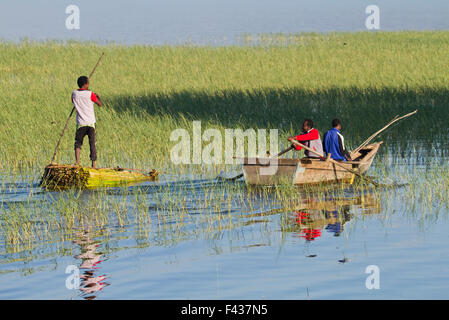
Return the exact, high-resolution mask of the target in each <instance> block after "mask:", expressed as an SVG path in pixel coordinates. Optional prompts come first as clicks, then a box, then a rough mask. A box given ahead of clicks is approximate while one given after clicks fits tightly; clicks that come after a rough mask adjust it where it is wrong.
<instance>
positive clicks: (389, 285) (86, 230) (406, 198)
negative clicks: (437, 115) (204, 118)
mask: <svg viewBox="0 0 449 320" xmlns="http://www.w3.org/2000/svg"><path fill="white" fill-rule="evenodd" d="M379 160H380V159H379ZM373 169H374V171H376V170H379V169H380V168H379V167H378V168H373ZM391 170H392V171H396V172H402V173H406V172H412V171H413V172H417V173H419V174H421V173H423V172H425V171H426V167H425V166H417V167H414V169H413V170H412V169H411V168H410V167H407V166H405V167H404V166H402V167H392V168H391ZM401 177H405V175H401ZM394 179H397V180H396V181H399V179H403V180H404V178H400V176H399V175H398V176H397V177H396V178H394ZM167 180H170V178H167V177H162V181H159V182H155V183H153V182H151V183H146V184H142V185H138V186H132V187H128V191H130V192H131V191H136V190H140V191H142V194H143V195H144V200H143V202H142V203H143V204H144V210H145V211H146V212H148V214H149V218H150V220H151V223H149V224H142V223H140V224H139V223H138V222H137V221H136V220H135V219H133V218H132V217H133V215H134V214H133V210H134V209H135V203H136V201H135V197H134V196H132V195H125V196H124V195H123V194H124V190H126V189H120V188H116V189H110V190H109V191H108V193H107V194H106V197H108V198H109V199H110V200H111V202H112V201H114V200H117V199H119V200H125V201H126V202H127V206H128V208H129V212H128V215H129V216H130V217H131V218H130V220H129V221H130V222H129V223H127V224H125V225H124V226H120V225H119V224H118V223H117V221H114V220H111V221H110V223H109V224H108V226H107V231H108V232H104V231H105V230H99V229H95V228H92V227H90V226H89V225H88V224H85V225H84V226H83V228H82V229H80V230H78V231H77V232H76V233H75V235H74V236H73V238H72V239H71V240H67V241H56V242H54V243H51V242H45V243H43V242H39V241H37V242H36V246H35V247H34V248H33V249H32V250H29V249H27V250H18V252H11V249H8V247H6V246H5V243H4V241H2V242H1V244H0V257H1V260H0V298H2V299H5V298H6V299H19V298H20V299H32V298H45V299H47V298H48V299H55V298H56V299H72V298H73V299H94V298H96V299H108V298H111V299H118V298H120V299H209V298H220V299H231V298H233V299H245V298H251V299H252V298H254V299H262V298H266V299H281V298H282V299H308V298H310V299H447V298H449V291H448V290H447V286H448V284H449V276H448V273H447V266H448V264H449V254H448V251H447V243H446V239H447V230H448V228H449V219H448V209H447V208H446V207H445V206H444V205H442V204H441V203H438V201H435V203H432V204H430V205H429V204H427V205H422V200H420V199H418V198H417V199H411V198H410V194H408V193H409V191H407V190H408V189H407V187H398V188H395V189H390V190H388V191H378V192H375V193H371V192H364V193H363V195H361V194H360V193H359V192H354V191H353V189H352V188H350V187H348V188H347V189H345V191H344V192H342V193H339V196H338V197H335V196H328V197H327V198H326V199H322V198H316V199H314V198H313V197H312V198H311V199H307V200H306V195H305V196H304V201H299V202H297V204H296V205H295V206H294V207H290V208H283V207H282V206H280V205H279V204H278V203H277V202H276V201H274V200H272V199H270V196H269V195H268V196H264V197H263V198H262V197H260V196H258V195H257V194H254V195H251V196H250V199H251V202H252V207H251V209H248V206H247V203H243V202H241V205H238V203H237V204H235V203H234V204H233V205H232V209H231V210H230V213H229V210H227V209H225V208H228V207H227V204H226V202H227V201H228V200H229V199H228V198H226V196H225V197H224V201H222V202H221V203H219V205H218V207H216V208H214V209H212V210H202V211H201V210H198V207H199V205H200V204H203V203H205V201H210V197H209V196H207V195H205V193H204V190H214V191H215V192H216V194H217V195H219V194H222V193H223V190H226V185H227V184H226V183H222V182H217V181H216V180H215V179H204V180H191V181H178V182H174V181H167ZM400 182H405V181H400ZM236 183H237V184H238V185H241V186H242V192H243V193H247V192H248V190H247V189H246V187H244V185H243V183H242V182H241V181H240V182H236ZM167 186H169V189H170V190H172V191H173V192H181V190H182V192H183V194H184V195H185V196H186V202H185V204H184V206H185V208H187V209H186V210H185V212H184V213H183V215H184V217H183V218H182V220H183V221H184V222H185V224H176V223H175V220H176V219H177V218H176V217H178V216H179V215H180V214H181V213H179V214H178V213H177V212H176V208H175V213H174V214H173V213H170V212H168V210H167V211H166V212H164V211H162V212H161V211H160V212H159V213H157V211H156V210H155V208H156V206H157V204H156V203H157V201H156V199H157V198H158V197H161V196H163V195H162V194H163V193H164V192H165V193H167V190H168V189H167ZM228 186H229V185H228ZM418 189H419V188H418ZM10 190H11V191H7V192H5V193H3V194H2V202H3V204H2V205H3V208H6V211H3V214H7V208H8V206H12V204H13V203H15V204H17V203H20V202H22V203H23V204H24V205H25V206H27V205H29V203H30V201H31V202H37V203H40V201H43V200H45V201H47V202H48V201H50V202H51V201H58V198H60V197H64V193H43V192H41V190H40V189H39V188H38V187H37V186H36V185H34V186H29V185H26V184H22V185H20V184H19V185H15V186H13V187H11V189H10ZM163 190H165V191H163ZM31 191H32V194H31V195H30V192H31ZM94 195H95V192H91V191H89V192H85V193H84V194H83V195H82V196H81V197H80V198H79V200H78V201H79V205H80V208H81V209H83V208H84V205H85V204H86V208H87V203H88V201H89V199H90V198H91V197H93V196H94ZM50 197H52V198H53V200H51V199H50ZM229 197H231V198H232V197H233V196H232V195H229ZM169 198H170V197H169ZM169 198H167V199H166V200H167V201H170V199H169ZM30 199H31V200H30ZM208 199H209V200H208ZM231 200H232V199H231ZM43 203H44V202H43ZM38 206H39V205H38ZM175 207H176V206H175ZM85 214H89V213H88V212H87V211H86V213H85ZM220 214H221V215H223V217H222V220H220V219H218V218H217V217H218V216H219V215H220ZM229 215H230V216H229ZM229 217H231V219H232V220H233V226H232V228H227V227H226V225H227V224H226V223H225V221H226V220H229ZM211 221H212V222H211ZM139 225H140V226H141V227H140V228H139ZM142 226H143V227H142ZM2 240H4V239H3V238H2ZM69 265H75V266H77V267H79V268H80V273H81V277H83V278H82V279H83V280H84V282H82V287H81V289H79V290H69V289H67V288H66V285H65V283H66V279H67V277H68V276H69V275H68V274H66V273H65V271H66V268H67V266H69ZM370 265H376V266H377V267H378V268H379V270H380V289H378V290H368V289H367V288H366V286H365V281H366V278H367V277H368V274H366V273H365V270H366V268H367V267H368V266H370ZM89 283H90V284H89Z"/></svg>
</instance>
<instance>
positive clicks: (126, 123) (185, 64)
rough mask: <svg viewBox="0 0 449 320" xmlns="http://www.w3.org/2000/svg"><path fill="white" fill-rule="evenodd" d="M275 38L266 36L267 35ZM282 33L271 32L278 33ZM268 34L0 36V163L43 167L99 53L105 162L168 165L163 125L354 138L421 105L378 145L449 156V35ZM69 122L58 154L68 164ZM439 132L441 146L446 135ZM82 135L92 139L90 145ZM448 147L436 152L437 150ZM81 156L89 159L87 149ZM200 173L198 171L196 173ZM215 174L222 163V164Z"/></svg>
mask: <svg viewBox="0 0 449 320" xmlns="http://www.w3.org/2000/svg"><path fill="white" fill-rule="evenodd" d="M270 39H271V40H270ZM273 39H277V40H273ZM284 40H285V39H282V37H280V36H279V35H277V36H276V35H273V36H266V37H265V38H263V39H262V41H261V42H260V43H258V44H257V45H248V46H242V47H236V46H231V47H195V46H162V47H148V46H129V47H128V46H119V45H98V44H94V43H78V42H68V43H58V42H43V43H34V42H28V41H24V42H22V43H20V44H12V43H7V42H2V43H0V105H1V111H0V141H1V149H0V170H1V171H8V172H11V171H13V172H21V171H30V170H32V171H33V170H34V172H37V171H40V170H42V168H43V167H44V166H45V165H46V164H47V163H48V162H49V161H50V159H51V155H52V152H53V149H54V146H55V145H56V142H57V140H58V137H59V134H60V132H61V130H62V127H63V124H64V122H65V119H66V118H67V116H68V114H69V112H70V110H71V107H72V106H71V102H70V94H71V91H72V90H74V89H76V79H77V77H78V76H80V75H82V74H88V73H89V71H90V70H91V68H92V67H93V65H95V62H96V60H97V58H98V56H99V55H100V53H101V52H105V57H104V59H103V61H102V63H101V65H100V66H99V68H98V69H97V71H96V74H95V75H94V77H93V79H92V82H91V88H92V89H93V90H94V91H95V92H97V93H98V94H99V95H100V96H101V97H102V99H103V100H104V102H105V106H104V107H103V108H98V109H97V110H96V115H97V127H98V130H97V140H98V141H97V145H98V153H99V163H98V164H99V165H100V166H116V165H120V166H125V167H155V168H156V169H163V168H166V169H167V172H176V170H179V171H177V172H183V170H185V169H186V168H181V167H176V168H167V163H169V151H170V148H171V147H172V145H173V144H174V143H173V142H170V140H169V136H170V132H171V131H172V130H174V129H176V128H180V127H182V128H187V129H190V128H191V120H201V121H202V127H203V129H207V128H210V127H214V128H218V129H219V130H222V131H223V130H224V129H225V128H237V127H240V128H250V127H252V128H279V129H280V130H281V135H282V136H281V137H286V136H287V135H291V134H293V133H296V132H298V131H299V129H300V126H301V123H302V120H303V118H305V117H308V118H312V119H313V120H314V121H315V123H316V127H317V128H319V129H320V130H321V131H322V132H323V131H325V130H327V129H328V128H329V125H330V124H329V122H330V120H331V119H332V118H334V117H339V118H341V119H342V121H343V130H344V133H345V135H346V137H347V138H346V140H347V141H348V143H349V144H350V145H352V146H356V145H357V143H359V142H361V140H363V139H364V138H365V137H367V136H368V135H369V134H371V133H372V132H373V131H375V130H376V129H378V128H379V127H380V126H382V125H383V124H384V123H385V122H387V121H388V120H390V119H391V118H392V117H393V116H394V115H396V114H399V113H405V112H406V111H409V110H412V109H415V108H419V109H420V112H419V114H418V116H416V117H415V118H414V119H410V120H407V122H406V123H403V124H400V125H398V126H396V127H395V128H392V129H391V130H390V131H388V133H387V134H386V135H385V140H386V142H387V143H386V144H385V145H384V146H385V149H387V148H395V150H398V151H401V150H402V152H409V151H410V141H412V142H414V143H416V144H415V145H416V146H418V150H417V151H416V153H423V154H428V153H429V152H431V153H435V152H437V153H440V154H441V155H442V156H445V155H446V154H447V152H446V151H444V150H445V149H444V148H440V147H436V146H440V145H438V144H437V143H436V141H437V140H436V139H437V138H439V137H442V136H443V137H444V136H445V135H446V134H447V125H446V124H445V121H446V119H447V116H448V115H449V111H447V110H448V109H447V108H446V106H447V104H448V102H449V94H448V86H449V75H448V73H447V72H446V70H447V52H448V49H449V32H440V31H434V32H379V33H338V34H300V35H295V36H290V37H289V38H288V39H287V40H288V41H284ZM74 127H75V124H74V120H73V119H72V122H71V124H70V126H69V129H68V130H67V132H66V134H65V137H64V139H63V141H62V144H61V148H60V153H59V157H58V159H57V160H58V161H59V162H64V163H71V162H73V157H74V156H73V143H74V130H75V129H74ZM441 141H443V140H440V143H443V144H444V143H445V142H444V141H443V142H441ZM85 143H87V141H86V142H85ZM441 150H443V151H441ZM82 161H83V163H85V164H87V163H88V151H87V148H86V147H84V149H83V152H82ZM198 170H200V169H198ZM217 170H218V169H217Z"/></svg>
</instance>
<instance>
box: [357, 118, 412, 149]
mask: <svg viewBox="0 0 449 320" xmlns="http://www.w3.org/2000/svg"><path fill="white" fill-rule="evenodd" d="M417 112H418V110H415V111H413V112H410V113H407V114H406V115H403V116H402V117H399V116H396V117H394V118H393V120H391V121H390V122H388V123H387V124H386V126H385V127H383V128H382V129H380V130H379V131H376V132H375V133H373V134H372V135H371V136H370V137H369V138H368V139H366V140H365V141H364V142H363V143H362V144H361V145H360V146H358V147H357V148H356V149H354V150H353V151H352V152H351V158H352V155H354V154H355V153H357V152H358V151H359V150H360V149H362V148H363V147H364V146H366V145H367V144H368V143H370V142H371V141H372V140H373V139H374V138H375V137H377V136H378V135H379V134H380V133H382V132H383V131H385V130H386V129H387V128H388V127H389V126H391V125H392V124H393V123H395V122H397V121H399V120H402V119H404V118H407V117H410V116H412V115H414V114H416V113H417Z"/></svg>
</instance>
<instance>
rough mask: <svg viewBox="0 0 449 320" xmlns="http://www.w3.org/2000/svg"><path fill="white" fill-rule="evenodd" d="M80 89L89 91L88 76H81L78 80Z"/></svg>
mask: <svg viewBox="0 0 449 320" xmlns="http://www.w3.org/2000/svg"><path fill="white" fill-rule="evenodd" d="M77 82H78V87H79V88H80V89H89V78H88V77H86V76H81V77H79V78H78V81H77Z"/></svg>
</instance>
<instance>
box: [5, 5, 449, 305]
mask: <svg viewBox="0 0 449 320" xmlns="http://www.w3.org/2000/svg"><path fill="white" fill-rule="evenodd" d="M76 3H77V4H78V5H79V7H80V10H81V26H80V27H81V28H80V30H72V31H69V30H67V29H66V28H65V19H66V16H67V15H66V14H65V8H66V7H67V5H69V4H72V2H71V1H48V0H46V1H45V0H35V1H24V0H17V1H13V2H8V3H7V4H6V3H2V4H1V6H0V38H3V39H7V40H11V41H18V40H20V39H22V38H24V37H28V38H32V39H38V40H46V39H59V40H67V39H77V40H95V41H115V42H119V43H125V44H135V43H141V44H156V45H157V44H164V43H169V44H173V43H185V42H194V43H197V44H213V45H227V44H235V43H239V41H240V39H241V37H242V36H243V35H244V34H245V33H248V34H260V33H273V32H284V33H296V32H302V31H318V32H329V31H361V30H366V28H365V24H364V21H365V18H366V14H365V7H366V6H367V5H369V4H372V2H371V1H359V0H348V1H334V0H321V1H299V0H283V1H267V0H245V1H236V0H229V1H211V0H207V1H206V0H192V1H181V0H168V1H137V0H129V1H126V3H119V2H114V3H111V2H110V1H105V0H99V1H95V2H92V1H84V0H80V1H77V2H76ZM374 3H375V4H376V5H378V6H379V7H380V10H381V16H380V18H381V25H380V26H381V30H429V29H430V30H435V29H445V30H447V29H449V20H448V19H447V17H448V13H449V2H448V1H446V0H429V1H418V0H416V1H412V0H409V1H406V0H400V1H399V0H398V1H388V0H378V1H375V2H374ZM393 156H395V157H398V158H395V159H396V160H397V161H396V160H395V161H394V162H392V163H389V162H388V161H387V160H386V158H378V159H377V160H376V165H377V167H374V168H373V169H372V172H371V173H372V174H373V173H374V172H376V171H377V172H379V171H381V170H382V166H383V164H387V165H389V170H390V171H389V172H390V175H389V177H390V178H391V181H397V182H405V183H408V182H411V181H410V179H407V177H409V178H410V177H411V176H413V175H415V174H424V173H425V172H426V171H428V170H430V169H431V168H432V167H435V166H437V165H438V163H430V164H429V163H428V161H427V159H429V158H431V156H429V157H428V158H423V157H421V155H420V154H417V155H415V156H413V157H410V158H406V159H401V157H400V156H399V155H393ZM437 160H438V161H437V162H440V163H441V162H445V160H444V159H443V158H439V159H437ZM429 168H430V169H429ZM5 181H6V180H3V182H2V183H3V184H5V183H6V182H5ZM391 181H390V182H391ZM236 183H237V184H239V185H240V184H243V182H241V181H239V182H236ZM413 183H417V184H418V187H417V189H418V190H419V189H422V190H426V185H425V183H426V181H425V180H424V179H423V180H420V181H413ZM167 187H169V188H171V189H172V190H173V192H175V193H176V192H178V194H179V192H182V194H183V195H184V196H185V199H184V200H185V208H186V209H185V211H183V212H182V214H183V218H182V219H181V220H182V223H181V224H179V218H174V216H176V210H175V213H174V214H173V212H169V210H167V211H163V210H162V211H161V210H159V211H157V210H156V209H157V206H158V203H160V198H161V197H162V198H164V191H162V189H164V190H165V192H166V190H167ZM427 187H428V186H427ZM226 188H227V185H226V183H223V182H217V181H216V180H215V179H213V177H209V179H197V180H179V179H175V178H173V177H170V176H164V175H163V176H162V177H161V181H159V182H156V183H146V184H142V185H139V186H133V187H129V188H127V190H128V191H129V192H132V191H136V190H139V191H140V192H141V193H142V194H143V200H142V202H141V203H140V204H141V205H142V208H143V210H144V211H145V212H146V213H147V214H148V216H147V221H146V223H142V221H140V222H139V221H136V219H135V218H134V212H135V210H137V209H136V202H135V198H134V196H132V195H123V194H124V190H125V191H126V189H120V188H115V189H110V190H109V191H108V193H107V194H105V195H104V196H105V197H106V199H110V201H111V202H114V201H124V203H125V204H126V206H127V208H128V209H129V212H127V215H128V216H129V221H128V222H127V223H125V224H124V225H123V224H121V223H118V222H117V221H116V220H114V219H111V221H110V222H109V223H108V224H107V226H106V227H105V228H102V229H101V228H100V229H99V228H95V227H92V226H90V225H89V224H84V225H83V226H82V228H80V229H79V230H77V232H76V233H75V234H72V235H70V236H69V237H67V238H66V239H65V240H63V241H60V240H58V238H57V237H56V238H55V239H56V240H55V241H53V242H52V241H48V239H47V240H46V241H45V242H44V241H41V242H39V241H37V242H36V243H34V245H33V248H32V249H29V248H27V249H24V248H18V249H15V251H14V248H11V247H10V246H7V245H6V244H5V238H4V235H3V234H1V233H0V298H1V299H33V298H39V299H42V298H43V299H72V298H74V299H93V298H97V299H108V298H113V299H118V298H120V299H186V298H188V299H210V298H218V299H227V298H229V299H230V298H232V299H252V298H254V299H262V298H266V299H308V298H310V299H448V298H449V290H448V289H447V288H448V284H449V275H448V273H447V269H448V265H449V254H448V250H447V238H448V236H447V230H448V228H449V219H448V209H447V208H446V206H445V204H444V203H441V201H440V200H438V201H432V200H429V201H428V202H427V203H424V202H425V201H423V199H422V198H411V196H410V191H409V189H408V188H407V187H398V188H395V189H389V190H387V191H378V192H376V193H374V194H370V193H367V194H363V195H361V194H360V193H358V192H354V191H353V190H352V189H351V188H348V189H347V190H345V192H344V193H343V194H342V195H340V196H338V197H334V196H329V197H327V199H326V200H325V201H323V199H306V198H307V197H306V195H305V196H304V201H299V202H298V203H297V205H295V206H294V208H292V207H289V208H285V207H283V206H282V205H280V204H279V203H277V202H276V201H275V200H273V199H271V198H270V196H266V197H264V198H260V197H258V196H257V195H254V196H251V201H250V202H251V206H248V203H243V202H242V203H238V202H235V201H234V202H232V200H233V199H232V197H233V196H232V195H229V196H226V192H227V191H226V190H227V189H226ZM241 188H242V191H241V192H242V193H246V192H248V191H247V189H246V188H245V187H244V185H242V186H241ZM205 190H212V191H213V192H215V193H216V194H217V197H218V195H223V194H224V197H223V196H222V197H221V198H220V199H221V200H219V201H218V206H217V207H215V208H212V209H210V210H201V209H199V208H201V205H205V203H207V202H208V201H209V202H210V199H209V196H208V195H206V194H205ZM95 194H96V192H85V193H83V194H82V195H81V197H80V198H79V200H78V205H79V208H81V210H83V208H85V210H86V214H87V215H88V214H92V213H91V212H90V211H89V210H90V209H89V208H90V207H88V205H87V204H88V203H89V200H90V199H92V198H93V197H94V196H95ZM65 195H66V194H65V193H44V192H42V190H40V188H39V187H38V186H37V184H36V183H32V184H28V183H16V182H14V183H12V184H11V185H9V187H8V188H7V190H5V191H4V192H2V193H1V200H0V205H1V208H2V211H1V213H2V214H3V215H6V214H8V213H9V210H10V208H11V207H13V206H14V205H19V206H20V205H23V206H24V208H25V209H26V208H27V206H29V205H30V203H31V204H33V205H35V206H36V207H38V208H39V206H40V205H42V210H47V207H46V205H48V204H52V203H55V204H56V203H59V202H58V201H60V199H61V198H63V197H64V196H65ZM165 197H166V196H165ZM164 199H165V198H164ZM164 201H166V202H168V203H169V202H170V197H168V198H166V199H165V200H164ZM229 202H232V208H231V210H230V213H229V210H228V209H229V207H227V205H228V203H229ZM172 208H173V207H172ZM175 209H176V206H175ZM222 216H223V217H222ZM229 220H232V222H233V225H232V228H228V226H229ZM226 222H227V224H226ZM34 223H35V224H36V225H39V221H35V222H34ZM222 223H223V224H222ZM69 265H74V266H77V267H78V268H80V276H81V277H82V281H83V282H82V287H81V289H74V290H69V289H67V288H66V279H67V277H68V276H69V274H66V273H65V272H66V268H67V266H69ZM370 265H376V266H377V267H378V268H379V271H380V289H378V290H368V289H367V288H366V286H365V281H366V279H367V277H368V274H367V273H365V270H366V268H367V267H368V266H370Z"/></svg>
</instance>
